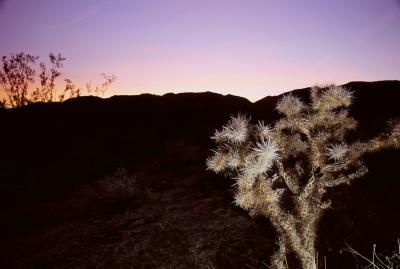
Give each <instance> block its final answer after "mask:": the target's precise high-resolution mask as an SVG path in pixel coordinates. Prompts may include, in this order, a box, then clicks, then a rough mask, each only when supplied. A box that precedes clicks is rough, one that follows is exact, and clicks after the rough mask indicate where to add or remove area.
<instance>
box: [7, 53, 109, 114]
mask: <svg viewBox="0 0 400 269" xmlns="http://www.w3.org/2000/svg"><path fill="white" fill-rule="evenodd" d="M38 59H39V57H37V56H33V55H30V54H26V53H24V52H20V53H17V54H15V55H11V56H3V57H2V58H1V61H2V69H0V90H1V91H0V97H1V100H0V107H11V108H14V107H20V106H25V105H28V104H31V103H35V102H54V101H60V102H62V101H64V100H66V99H69V98H74V97H79V96H80V95H81V94H82V93H83V91H82V89H81V88H79V87H77V86H76V85H75V84H73V83H72V81H71V80H70V79H68V78H65V79H64V82H65V85H64V87H61V89H57V87H56V80H57V79H59V78H61V76H62V73H61V69H62V68H63V62H64V61H65V59H66V58H65V57H63V56H62V55H61V54H57V55H55V54H53V53H50V54H49V61H50V65H51V67H50V69H49V68H48V67H47V66H46V64H45V63H40V64H39V75H38V77H39V82H40V83H39V85H38V86H37V85H35V80H36V78H37V77H36V76H35V74H36V71H37V70H36V69H35V64H36V62H37V60H38ZM101 76H102V77H103V79H104V80H105V81H104V82H103V83H102V84H100V85H96V86H92V85H91V83H88V84H87V85H86V93H87V94H95V95H97V96H103V95H104V93H105V92H106V91H107V89H108V88H109V87H110V85H111V84H112V83H113V82H114V81H115V79H116V77H115V76H114V75H106V74H104V73H103V74H101Z"/></svg>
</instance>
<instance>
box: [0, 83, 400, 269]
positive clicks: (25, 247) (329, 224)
mask: <svg viewBox="0 0 400 269" xmlns="http://www.w3.org/2000/svg"><path fill="white" fill-rule="evenodd" d="M345 86H346V87H349V88H350V89H351V90H352V91H353V92H354V96H355V99H354V104H353V106H352V107H351V114H352V115H353V116H354V117H355V118H356V119H358V120H359V122H360V126H359V128H358V129H357V135H359V136H361V138H362V139H364V138H368V137H370V136H372V135H376V134H377V133H379V132H381V131H383V130H384V128H385V125H386V121H387V120H389V119H392V118H400V106H399V100H400V81H378V82H350V83H348V84H345ZM308 90H309V88H304V89H297V90H294V91H291V94H294V95H296V96H299V97H301V99H303V100H304V101H307V100H308V99H309V95H308ZM285 94H288V93H285ZM280 98H281V95H280V96H268V97H265V98H263V99H260V100H258V101H257V102H254V103H252V102H250V101H249V100H247V99H245V98H243V97H238V96H233V95H225V96H224V95H221V94H217V93H212V92H203V93H179V94H173V93H169V94H165V95H163V96H158V95H152V94H141V95H136V96H113V97H110V98H106V99H101V98H98V97H93V96H83V97H79V98H76V99H71V100H67V101H65V102H63V103H36V104H32V105H29V106H26V107H21V108H17V109H12V110H0V122H1V123H2V127H3V129H2V132H0V141H2V142H3V143H2V147H1V152H0V200H1V202H0V210H1V211H0V212H2V219H3V221H2V222H1V223H0V231H2V232H3V235H1V236H2V238H5V239H7V241H4V242H5V243H4V244H0V253H1V254H0V267H2V268H27V267H30V268H56V267H57V268H58V267H59V265H63V266H64V267H61V268H83V267H79V266H81V265H80V263H79V262H80V261H82V260H85V261H88V263H89V262H91V259H99V258H98V257H102V258H101V259H100V260H101V261H98V260H96V262H99V263H93V264H92V265H93V266H92V267H93V268H125V267H124V266H125V265H126V264H124V263H121V264H119V263H117V262H116V261H117V260H118V261H119V260H120V259H122V258H121V257H122V256H121V255H127V254H120V253H119V252H118V251H117V252H116V249H118V247H116V246H125V247H127V249H128V250H129V251H130V252H129V253H131V254H130V255H131V256H129V255H128V256H129V257H131V258H130V259H131V260H130V261H131V262H132V263H131V265H132V264H133V266H134V268H154V266H156V267H157V266H160V267H163V266H164V267H171V268H175V267H177V266H178V265H177V263H178V262H179V263H181V264H180V265H179V266H181V267H182V266H183V267H185V268H187V267H191V266H194V265H193V264H194V263H193V262H192V261H191V260H190V259H185V257H189V256H190V255H192V254H191V252H190V251H192V250H193V249H195V248H196V249H197V248H200V247H198V244H200V243H199V242H203V243H201V244H203V245H201V249H202V250H201V251H203V252H201V253H203V254H204V251H205V250H210V249H212V250H215V251H216V254H215V256H216V261H215V264H216V265H215V266H216V268H243V267H244V266H246V265H249V266H250V265H251V266H252V267H254V268H259V267H260V266H262V261H263V259H264V261H265V257H266V255H267V254H268V253H269V254H271V253H272V251H273V249H274V246H275V245H274V240H275V238H274V234H273V229H272V228H271V227H270V226H269V224H268V221H266V220H263V219H255V220H254V219H251V218H250V217H248V216H247V214H246V212H244V211H242V210H240V209H238V208H236V207H235V206H234V205H232V196H231V193H230V192H229V191H228V190H232V186H231V185H232V181H231V180H230V179H228V178H224V177H223V176H221V175H214V174H211V173H208V172H206V171H205V160H206V158H207V156H208V155H209V154H210V148H211V147H212V146H213V142H212V141H211V139H210V136H211V135H212V134H213V132H214V130H215V129H216V128H220V127H221V126H222V124H224V123H226V121H227V120H228V119H229V117H230V116H231V115H235V114H237V113H243V114H246V115H249V116H251V118H252V120H253V121H257V120H266V121H267V123H273V121H274V120H276V119H277V118H278V117H279V115H278V113H277V111H276V110H275V109H274V107H275V105H276V102H277V101H278V100H279V99H280ZM399 159H400V152H399V151H394V150H387V151H383V152H381V153H379V154H376V155H374V156H371V157H368V158H367V165H368V167H369V170H370V173H369V174H368V175H367V176H366V177H365V178H364V179H363V180H360V181H359V182H357V183H356V184H354V185H353V186H351V187H347V186H345V187H341V188H337V189H336V190H335V191H333V192H332V194H330V195H331V199H332V200H333V201H334V203H333V204H334V206H333V208H332V210H329V211H328V212H327V214H326V216H325V217H324V218H323V221H322V223H321V229H320V242H319V246H318V249H319V250H320V251H321V257H322V255H328V261H329V262H330V263H329V265H330V266H328V267H330V268H335V266H336V268H353V267H354V266H349V267H344V263H343V257H342V256H341V255H342V254H340V253H339V250H340V249H341V248H342V247H343V246H344V242H350V243H351V245H352V246H354V247H355V248H356V249H359V250H360V249H361V250H369V249H370V247H371V244H372V243H379V244H380V245H382V244H383V245H385V246H390V245H391V244H394V243H395V238H396V236H398V234H396V233H398V228H397V226H398V222H399V221H400V212H399V210H398V208H397V207H398V204H399V203H400V197H399V196H398V195H397V193H396V191H397V190H398V189H399V187H400V182H399V181H398V178H399V176H400V173H399V172H398V171H397V170H398V169H397V166H398V161H399ZM119 167H122V168H126V169H127V170H128V172H129V173H130V174H133V175H135V177H136V178H137V183H138V192H139V191H140V192H141V193H140V197H141V198H140V199H141V200H140V199H139V198H138V199H139V200H138V201H136V202H132V203H133V204H132V203H127V204H126V205H125V207H124V206H122V208H123V209H124V210H126V211H122V213H121V211H120V210H122V209H121V208H120V207H116V208H113V207H112V206H109V205H107V204H103V202H99V201H97V200H96V201H97V202H93V201H91V199H94V198H93V197H95V196H96V195H97V193H98V192H99V189H98V188H99V186H98V184H97V182H98V181H99V180H101V179H103V178H104V176H105V175H109V174H112V173H113V172H114V171H115V170H116V169H117V168H119ZM82 201H84V202H82ZM88 203H89V204H88ZM93 203H94V205H93ZM96 203H97V204H96ZM104 203H105V202H104ZM110 212H111V213H110ZM124 212H125V213H124ZM110 220H112V221H110ZM98 222H100V223H102V225H105V227H106V228H104V227H103V226H98V225H97V224H96V225H97V226H96V225H94V224H93V223H98ZM138 222H139V224H137V223H138ZM72 223H74V224H72ZM160 223H161V224H162V225H161V224H160ZM74 225H78V226H77V227H79V228H74V227H75V226H74ZM168 225H169V226H168ZM126 227H128V228H126ZM377 227H379V229H378V228H377ZM92 230H93V231H94V232H92V234H91V233H90V232H88V233H86V231H92ZM125 233H128V234H127V235H126V234H125ZM121 234H124V236H122V235H121ZM53 235H55V236H53ZM260 235H262V236H260ZM119 236H120V237H119ZM160 236H161V237H160ZM60 237H61V238H63V239H62V240H59V239H58V238H60ZM81 237H82V238H85V239H84V240H86V241H85V242H86V243H85V244H87V246H90V247H86V248H84V249H83V248H81V245H79V246H77V244H76V240H78V241H80V240H81V239H80V238H81ZM104 237H105V238H106V239H104V240H106V241H102V240H103V239H102V238H104ZM74 238H75V239H74ZM77 238H79V239H77ZM160 238H161V239H160ZM121 240H122V241H123V242H124V243H123V244H122V243H121V242H122V241H121ZM124 240H127V241H124ZM171 242H174V243H173V244H171ZM105 246H107V247H105ZM165 249H170V250H171V251H170V252H167V254H166V252H165ZM189 250H190V251H189ZM197 250H198V251H200V250H199V249H197ZM197 250H196V251H197ZM21 253H22V254H21ZM49 253H50V254H49ZM110 253H113V254H110ZM21 255H28V256H29V257H30V259H24V260H21V259H20V256H21ZM163 255H164V256H163ZM196 255H197V254H196ZM199 255H200V254H199ZM207 255H208V254H207ZM71 257H72V258H71ZM74 257H75V258H74ZM96 257H97V258H96ZM124 257H125V256H124ZM177 257H178V258H177ZM190 257H191V256H190ZM197 258H198V257H197V256H196V259H197ZM71 259H72V260H71ZM180 259H183V261H182V260H180ZM44 261H45V262H44ZM154 261H157V262H158V263H157V264H154V263H153V262H154ZM196 262H197V260H196ZM3 264H4V266H3ZM99 264H101V265H99ZM179 266H178V267H179ZM88 267H90V266H88ZM128 268H129V267H128Z"/></svg>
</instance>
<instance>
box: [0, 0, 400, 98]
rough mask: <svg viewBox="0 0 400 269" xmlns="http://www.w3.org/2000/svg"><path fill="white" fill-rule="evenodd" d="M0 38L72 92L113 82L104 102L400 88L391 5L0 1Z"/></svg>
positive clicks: (2, 49) (383, 1)
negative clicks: (57, 70)
mask: <svg viewBox="0 0 400 269" xmlns="http://www.w3.org/2000/svg"><path fill="white" fill-rule="evenodd" d="M0 33H2V38H1V41H0V55H8V54H10V53H16V52H19V51H24V52H29V53H31V54H34V55H39V56H41V59H42V60H45V57H47V55H48V53H49V52H55V53H58V52H61V53H62V54H63V55H64V56H65V57H66V58H67V60H66V62H65V65H64V75H65V76H66V77H69V78H71V79H72V80H73V81H75V82H76V83H77V84H79V85H82V86H83V85H84V83H85V82H86V81H89V80H92V81H93V82H101V80H100V76H99V74H100V73H102V72H108V73H113V74H115V75H116V76H117V78H118V80H117V81H116V82H115V84H114V85H113V87H112V89H110V91H109V92H108V94H107V95H108V96H109V95H114V94H139V93H144V92H150V93H155V94H163V93H166V92H183V91H207V90H210V91H214V92H220V93H223V94H227V93H230V94H235V95H240V96H244V97H247V98H249V99H250V100H257V99H260V98H262V97H264V96H267V95H275V94H278V93H281V92H284V91H288V90H292V89H295V88H302V87H307V86H310V85H313V84H315V83H325V82H336V83H339V84H340V83H346V82H349V81H353V80H366V81H371V80H384V79H400V0H335V1H330V0H302V1H299V0H291V1H289V0H113V1H111V0H108V1H106V0H66V1H61V0H3V1H2V0H0Z"/></svg>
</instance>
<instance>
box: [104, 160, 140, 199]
mask: <svg viewBox="0 0 400 269" xmlns="http://www.w3.org/2000/svg"><path fill="white" fill-rule="evenodd" d="M99 185H100V187H101V188H102V190H103V191H104V194H105V196H106V197H107V198H111V199H113V200H127V199H132V198H133V197H134V196H135V195H136V191H137V181H136V176H135V175H128V172H127V171H126V169H124V168H118V169H117V170H116V171H115V172H114V173H113V174H111V175H108V176H105V177H104V179H102V180H100V181H99Z"/></svg>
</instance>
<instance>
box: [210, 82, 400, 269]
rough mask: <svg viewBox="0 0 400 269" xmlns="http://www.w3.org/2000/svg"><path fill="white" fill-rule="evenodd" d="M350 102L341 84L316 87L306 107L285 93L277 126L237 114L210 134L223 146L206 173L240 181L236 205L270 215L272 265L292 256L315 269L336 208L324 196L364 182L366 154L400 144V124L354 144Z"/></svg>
mask: <svg viewBox="0 0 400 269" xmlns="http://www.w3.org/2000/svg"><path fill="white" fill-rule="evenodd" d="M352 101H353V95H352V93H351V92H349V91H348V90H347V89H345V88H343V87H339V86H335V85H329V86H326V87H319V86H316V87H313V88H312V89H311V102H310V103H309V104H306V103H303V102H302V101H301V100H300V99H299V98H297V97H296V96H293V95H290V94H288V95H285V96H283V98H282V99H281V100H280V101H279V102H278V104H277V106H276V109H277V110H278V111H279V112H280V113H281V114H282V115H283V117H282V118H281V119H279V120H278V121H277V122H275V124H274V125H272V126H268V125H266V124H264V123H263V122H258V124H252V123H251V122H250V120H249V119H248V118H247V117H245V116H243V115H239V116H237V117H232V118H231V120H230V121H229V122H228V124H227V125H225V126H223V127H222V129H220V130H217V131H216V132H215V134H214V135H213V136H212V139H213V140H215V142H216V144H217V145H218V146H217V148H216V149H215V150H214V154H213V155H212V156H211V157H210V158H209V159H208V160H207V167H208V169H210V170H212V171H214V172H216V173H224V174H225V175H226V176H230V177H232V178H233V179H235V181H236V183H235V184H234V186H235V204H236V205H237V206H239V207H241V208H243V209H245V210H247V211H248V212H249V214H250V215H251V216H256V215H261V216H264V217H266V218H268V219H269V220H270V221H271V223H272V224H273V226H274V227H275V229H276V230H277V232H278V235H279V240H278V246H279V249H278V251H277V252H276V253H275V254H274V255H273V256H272V258H271V265H272V267H273V268H286V256H287V254H288V253H294V254H295V255H296V257H297V258H298V259H299V261H300V263H301V267H302V268H304V269H315V268H317V264H316V253H317V252H316V248H315V244H316V238H317V227H318V223H319V221H320V219H321V216H322V215H323V213H324V212H325V211H326V210H327V209H328V208H329V207H330V205H331V201H330V200H327V198H325V197H326V196H325V195H324V194H325V193H326V192H327V191H329V190H330V189H332V188H333V187H336V186H339V185H344V184H347V185H350V184H351V183H352V182H354V181H355V180H356V179H359V178H362V177H363V176H364V175H365V174H366V173H367V172H368V169H367V167H366V165H365V162H364V160H363V157H364V156H365V155H367V154H372V153H375V152H378V151H380V150H382V149H385V148H398V147H399V146H400V124H399V123H396V122H394V123H392V126H391V131H390V132H388V133H385V134H382V135H379V136H377V137H375V138H372V139H371V140H369V141H359V140H356V139H354V137H355V132H354V130H355V129H356V128H357V121H356V120H355V119H354V118H352V117H351V116H350V115H349V111H348V109H349V107H350V105H351V103H352ZM349 134H351V136H349Z"/></svg>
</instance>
